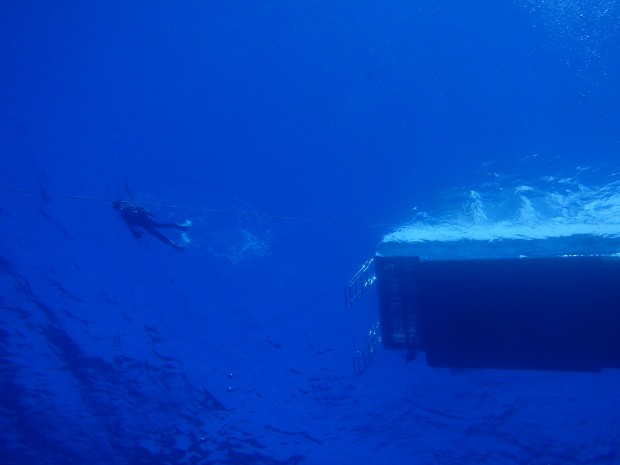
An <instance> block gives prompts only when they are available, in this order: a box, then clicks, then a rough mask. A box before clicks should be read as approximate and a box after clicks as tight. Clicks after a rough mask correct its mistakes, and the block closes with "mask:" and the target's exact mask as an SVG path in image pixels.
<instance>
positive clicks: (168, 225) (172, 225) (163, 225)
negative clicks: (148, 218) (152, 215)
mask: <svg viewBox="0 0 620 465" xmlns="http://www.w3.org/2000/svg"><path fill="white" fill-rule="evenodd" d="M153 226H155V227H156V228H175V229H180V230H181V231H187V230H188V229H189V224H178V223H158V222H157V221H153Z"/></svg>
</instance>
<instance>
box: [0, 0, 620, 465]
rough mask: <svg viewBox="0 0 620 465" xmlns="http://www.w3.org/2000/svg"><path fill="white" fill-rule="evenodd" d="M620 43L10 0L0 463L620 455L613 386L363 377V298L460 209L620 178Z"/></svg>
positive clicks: (369, 315)
mask: <svg viewBox="0 0 620 465" xmlns="http://www.w3.org/2000/svg"><path fill="white" fill-rule="evenodd" d="M619 28H620V5H618V4H617V3H616V2H615V1H613V0H593V1H586V0H568V1H543V0H538V1H536V0H519V1H474V2H456V1H445V0H444V1H441V0H437V1H430V0H425V1H415V2H405V1H388V2H385V1H382V2H379V1H368V0H364V1H357V2H344V1H342V0H340V1H333V2H325V1H312V2H291V1H286V2H285V1H269V2H265V1H258V2H257V1H252V2H246V1H234V2H221V1H188V2H173V1H170V2H142V1H138V2H114V1H111V2H70V1H66V2H60V3H54V2H51V3H50V2H48V3H45V2H32V1H28V0H25V1H20V2H3V3H2V4H1V5H0V48H1V53H2V60H1V65H0V66H1V67H0V70H1V72H0V98H1V100H0V102H1V104H0V156H1V157H2V158H1V159H2V169H1V170H0V189H2V190H1V191H0V220H1V222H2V229H1V232H0V286H1V289H2V290H1V292H0V315H1V326H0V362H1V365H0V367H1V368H0V369H1V375H0V412H1V414H0V462H1V463H3V464H37V465H41V464H73V463H75V464H82V463H91V464H93V465H95V464H110V463H115V464H116V463H118V464H147V463H148V464H261V465H263V464H324V463H333V464H349V463H362V464H391V465H395V464H396V465H399V464H412V463H413V464H456V463H463V464H469V463H489V464H495V463H503V464H521V463H532V464H538V463H540V464H548V463H549V464H552V463H553V464H560V463H561V464H582V463H588V464H594V463H600V464H614V463H620V453H619V452H618V444H619V443H620V433H618V426H619V425H620V412H619V411H618V406H617V385H618V382H619V381H620V373H619V372H618V371H617V370H604V371H603V372H601V373H595V374H583V373H581V374H577V373H561V372H560V373H548V372H529V371H499V370H497V371H496V370H464V371H463V370H460V371H451V370H449V369H434V368H429V367H428V366H426V364H425V362H424V358H423V357H419V358H418V359H417V360H415V361H413V362H410V363H407V362H406V360H405V359H404V357H403V356H402V354H399V353H398V352H392V351H380V352H379V353H378V354H377V356H376V358H375V360H374V361H373V363H372V364H371V365H370V366H369V367H368V369H367V370H366V372H365V373H364V374H363V375H362V376H359V377H356V376H354V373H353V367H352V362H351V361H352V358H353V356H354V354H355V351H356V349H357V348H358V346H359V345H360V344H362V343H363V342H364V341H365V338H366V334H367V333H368V330H369V328H370V327H371V326H372V325H373V323H375V322H376V321H377V319H378V309H377V302H376V296H375V295H374V293H373V292H369V293H368V294H367V295H366V296H365V297H364V298H363V299H362V301H361V302H360V303H359V304H357V305H356V306H354V307H353V308H348V307H346V306H345V305H344V302H343V298H342V288H343V285H344V284H345V283H346V282H347V280H348V279H349V278H350V277H351V276H352V275H353V274H354V273H355V271H357V269H358V267H359V266H360V265H361V264H362V263H363V262H364V260H366V259H367V258H369V257H370V256H372V255H373V253H374V251H375V248H376V245H377V243H378V242H379V241H380V239H381V237H382V236H383V235H384V234H386V233H387V232H389V231H390V230H391V228H393V227H395V226H398V225H400V224H402V223H404V222H407V221H409V220H410V219H411V217H412V215H413V209H414V208H415V207H417V206H423V205H429V204H432V203H433V199H434V198H435V196H436V195H437V194H439V193H441V192H445V191H447V190H450V189H458V188H460V187H461V186H466V185H471V184H476V183H484V182H486V181H488V180H489V179H490V178H493V179H495V178H497V176H498V175H502V176H503V175H511V176H518V177H519V178H522V179H530V178H531V179H534V178H536V177H538V176H541V175H553V176H556V175H559V174H562V175H565V176H570V175H571V173H576V172H580V171H583V169H584V167H587V168H588V169H590V170H591V171H596V173H598V176H600V178H601V180H602V181H603V182H608V181H609V180H610V179H612V178H613V176H610V175H612V174H614V173H617V165H618V154H619V153H620V133H619V131H618V128H619V127H620V62H619V60H620V31H619ZM613 179H615V178H613ZM16 190H17V191H21V192H15V191H16ZM25 191H28V192H34V194H32V193H30V194H29V193H26V192H25ZM41 193H49V194H50V195H42V194H41ZM52 194H54V195H52ZM113 199H127V200H129V199H131V200H134V201H139V202H147V203H149V204H150V205H149V207H148V208H149V209H150V210H151V211H152V212H153V213H154V215H155V216H156V218H157V219H159V220H161V221H174V222H183V221H184V220H186V219H191V220H192V221H193V225H192V227H191V230H190V232H189V236H190V238H191V240H192V243H191V244H190V245H189V247H188V248H187V250H184V251H182V252H178V251H176V250H173V249H172V248H171V247H169V246H167V245H166V244H163V243H161V242H159V241H157V240H155V239H154V238H153V237H150V236H148V235H147V236H145V237H143V238H142V239H140V240H137V239H135V238H134V237H132V235H131V234H130V231H129V230H128V228H127V227H126V225H125V224H123V222H122V221H121V219H120V218H119V216H118V214H117V212H116V211H114V210H113V209H112V208H111V200H113ZM171 206H181V207H189V209H187V208H173V207H171ZM214 210H217V211H220V212H219V213H218V212H217V211H214ZM221 211H226V212H229V213H221ZM230 212H233V213H230ZM275 217H286V218H275ZM308 219H310V220H319V221H306V220H308ZM171 232H172V233H175V231H171Z"/></svg>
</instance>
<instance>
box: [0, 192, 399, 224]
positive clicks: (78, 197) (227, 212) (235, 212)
mask: <svg viewBox="0 0 620 465" xmlns="http://www.w3.org/2000/svg"><path fill="white" fill-rule="evenodd" d="M0 191H3V192H13V193H17V194H29V195H40V196H43V197H45V196H48V197H59V198H64V199H74V200H87V201H95V202H110V203H111V202H114V201H116V200H119V199H109V198H106V197H92V196H88V195H72V194H60V193H53V192H45V191H41V192H37V191H31V190H26V189H10V188H7V187H0ZM131 203H132V204H136V205H143V206H147V207H159V208H172V209H177V210H188V211H196V212H205V213H217V214H225V215H239V216H254V217H259V218H267V219H272V220H283V221H297V222H303V223H319V224H331V225H337V226H347V227H352V228H363V229H370V228H380V227H381V228H385V227H387V226H386V225H379V224H377V225H361V224H355V223H348V222H344V221H336V220H325V219H319V218H304V217H299V216H283V215H269V214H266V213H256V212H244V211H238V210H222V209H217V208H203V207H188V206H185V205H171V204H166V203H156V202H140V201H133V200H132V201H131Z"/></svg>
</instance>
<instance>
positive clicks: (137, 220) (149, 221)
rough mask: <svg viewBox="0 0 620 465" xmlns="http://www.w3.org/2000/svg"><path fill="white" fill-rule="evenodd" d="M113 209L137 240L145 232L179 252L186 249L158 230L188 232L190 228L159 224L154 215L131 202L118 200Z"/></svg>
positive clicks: (173, 224) (181, 225)
mask: <svg viewBox="0 0 620 465" xmlns="http://www.w3.org/2000/svg"><path fill="white" fill-rule="evenodd" d="M112 207H113V208H114V209H115V210H118V211H119V213H120V215H121V218H122V219H123V221H125V223H127V226H129V229H130V230H131V234H133V236H134V237H135V238H137V239H139V238H141V237H142V230H144V231H146V232H148V233H149V234H151V235H152V236H154V237H156V238H157V239H159V240H160V241H162V242H164V243H166V244H168V245H170V246H172V247H174V248H175V249H177V250H183V249H185V247H184V246H182V245H178V244H175V243H174V242H173V241H172V240H171V239H169V238H168V237H166V236H164V235H163V234H162V233H160V232H159V231H158V230H157V228H175V229H179V230H181V231H187V230H188V229H189V226H187V225H183V224H177V223H159V222H157V221H155V220H154V219H153V214H152V213H151V212H149V211H147V210H146V209H144V208H142V207H140V206H139V205H136V204H134V203H131V202H121V201H119V200H116V201H114V202H113V203H112Z"/></svg>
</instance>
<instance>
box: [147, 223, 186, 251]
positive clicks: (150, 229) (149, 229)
mask: <svg viewBox="0 0 620 465" xmlns="http://www.w3.org/2000/svg"><path fill="white" fill-rule="evenodd" d="M155 224H156V223H154V224H153V225H150V224H149V225H145V226H143V227H144V230H145V231H146V232H148V233H149V234H151V235H152V236H153V237H156V238H157V239H159V240H160V241H162V242H163V243H164V244H168V245H170V246H172V247H174V248H175V249H177V250H183V249H184V248H185V247H183V246H181V245H178V244H175V243H174V242H172V240H170V239H169V238H167V237H166V236H164V235H163V234H162V233H160V232H159V231H158V230H157V229H155Z"/></svg>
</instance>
